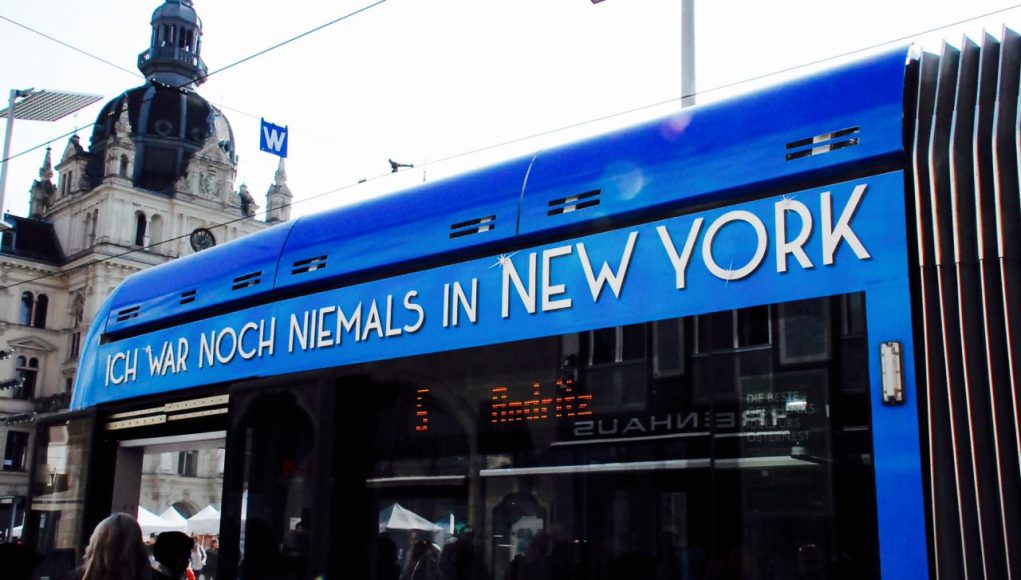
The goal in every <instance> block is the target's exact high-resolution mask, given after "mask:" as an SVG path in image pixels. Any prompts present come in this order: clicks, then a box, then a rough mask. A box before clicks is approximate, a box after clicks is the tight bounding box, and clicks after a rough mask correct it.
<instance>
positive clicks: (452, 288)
mask: <svg viewBox="0 0 1021 580" xmlns="http://www.w3.org/2000/svg"><path fill="white" fill-rule="evenodd" d="M462 310H463V311H464V313H465V314H466V315H467V316H468V320H469V321H470V322H471V323H472V324H475V323H476V322H478V321H479V279H478V278H472V289H471V297H469V296H468V295H467V294H465V292H464V287H463V286H461V283H460V282H454V283H453V284H444V285H443V328H449V327H451V326H459V325H460V323H461V322H460V313H461V311H462Z"/></svg>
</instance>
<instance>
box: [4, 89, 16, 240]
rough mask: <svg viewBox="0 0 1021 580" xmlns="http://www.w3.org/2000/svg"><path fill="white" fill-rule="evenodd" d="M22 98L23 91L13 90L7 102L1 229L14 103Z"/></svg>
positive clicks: (12, 129) (12, 128)
mask: <svg viewBox="0 0 1021 580" xmlns="http://www.w3.org/2000/svg"><path fill="white" fill-rule="evenodd" d="M20 96H21V91H19V90H17V89H11V97H10V99H9V100H8V101H7V105H8V107H7V130H6V131H5V132H4V156H3V158H2V159H0V229H2V227H3V226H2V222H3V217H4V192H5V191H6V190H7V158H8V157H10V156H11V133H12V132H13V131H14V101H15V100H16V99H17V98H18V97H20Z"/></svg>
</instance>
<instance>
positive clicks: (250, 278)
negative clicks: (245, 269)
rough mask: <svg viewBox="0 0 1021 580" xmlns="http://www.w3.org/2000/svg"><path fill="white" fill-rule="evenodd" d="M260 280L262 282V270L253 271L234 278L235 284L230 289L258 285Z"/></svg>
mask: <svg viewBox="0 0 1021 580" xmlns="http://www.w3.org/2000/svg"><path fill="white" fill-rule="evenodd" d="M260 282H262V272H252V273H251V274H245V275H244V276H238V277H237V278H234V285H233V286H231V287H230V289H231V290H241V289H242V288H248V287H250V286H258V285H259V283H260Z"/></svg>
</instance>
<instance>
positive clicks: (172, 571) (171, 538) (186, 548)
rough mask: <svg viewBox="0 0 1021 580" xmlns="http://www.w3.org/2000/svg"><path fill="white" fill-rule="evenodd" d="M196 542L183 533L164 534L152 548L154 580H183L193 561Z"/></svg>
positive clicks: (158, 537) (157, 538)
mask: <svg viewBox="0 0 1021 580" xmlns="http://www.w3.org/2000/svg"><path fill="white" fill-rule="evenodd" d="M194 544H195V540H192V539H191V538H190V537H188V534H185V533H183V532H163V533H162V534H160V535H158V536H156V543H155V544H153V547H152V557H153V559H154V560H155V561H154V562H153V564H152V568H153V570H152V578H153V580H181V579H182V578H184V577H185V573H186V571H187V570H188V564H189V563H190V561H191V550H192V547H193V546H194Z"/></svg>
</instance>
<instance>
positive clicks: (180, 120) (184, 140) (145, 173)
mask: <svg viewBox="0 0 1021 580" xmlns="http://www.w3.org/2000/svg"><path fill="white" fill-rule="evenodd" d="M201 36H202V21H201V20H199V17H198V14H197V13H196V12H195V8H194V7H193V6H192V0H165V2H164V3H163V5H161V6H160V7H159V8H157V9H156V11H155V12H153V15H152V45H151V46H150V47H149V49H148V50H146V51H145V52H143V53H142V54H141V55H139V57H138V68H139V69H140V70H141V71H142V72H143V73H145V76H146V77H147V79H148V82H147V83H145V84H144V85H142V86H140V87H135V88H133V89H129V90H127V91H125V92H124V93H123V94H122V95H120V96H118V97H115V98H114V99H112V100H111V101H110V102H108V103H107V104H106V106H105V107H103V110H102V111H101V112H100V113H99V117H98V118H97V119H96V123H95V125H94V127H93V130H92V143H91V147H90V152H91V160H90V162H89V166H88V169H87V170H86V173H87V174H88V178H89V180H90V182H91V185H92V186H93V187H94V186H96V185H99V183H100V182H102V181H103V180H105V179H109V178H111V177H113V178H124V179H130V180H131V183H132V184H133V185H134V186H135V187H140V188H143V189H147V190H149V191H153V192H157V193H163V194H166V195H170V196H173V195H175V194H176V193H177V192H178V182H179V180H180V179H181V178H182V176H184V175H185V174H186V172H187V171H188V167H189V164H190V163H191V162H192V161H193V160H194V157H195V155H196V154H197V153H198V152H199V151H200V150H202V149H203V148H205V147H207V146H209V145H210V144H212V145H213V146H215V147H217V148H218V149H219V150H220V151H221V153H220V154H218V155H219V156H222V158H223V160H224V163H226V164H227V165H229V166H230V167H231V171H233V168H234V167H235V166H236V165H237V155H236V153H235V148H234V134H233V132H232V131H231V128H230V123H228V122H227V119H226V118H225V117H224V116H223V113H221V112H220V110H219V109H217V108H216V107H214V106H213V105H212V104H210V103H209V102H208V101H206V100H205V99H204V98H202V96H201V95H199V94H198V93H197V92H195V90H194V85H196V84H199V83H201V82H202V81H203V80H204V78H205V74H206V65H205V64H204V63H203V62H202V58H201V57H200V56H199V51H200V49H201V41H200V37H201ZM122 155H123V156H126V157H127V159H125V160H124V162H121V161H120V159H121V156H122ZM128 170H130V171H128Z"/></svg>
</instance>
